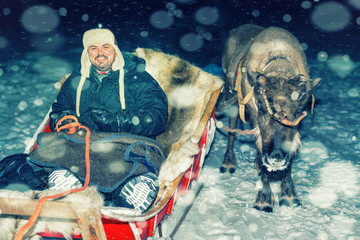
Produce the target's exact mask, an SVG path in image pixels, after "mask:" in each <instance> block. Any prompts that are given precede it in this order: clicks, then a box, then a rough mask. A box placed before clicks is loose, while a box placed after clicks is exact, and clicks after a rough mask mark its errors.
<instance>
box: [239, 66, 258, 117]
mask: <svg viewBox="0 0 360 240" xmlns="http://www.w3.org/2000/svg"><path fill="white" fill-rule="evenodd" d="M241 62H242V61H241V60H240V63H239V67H238V70H237V76H236V82H235V91H237V92H238V103H239V116H240V119H241V121H243V122H244V123H246V120H245V105H246V104H247V103H249V102H250V100H251V99H253V98H254V89H252V90H251V91H250V92H249V93H248V94H247V95H246V96H245V97H243V95H242V89H241V78H242V75H241Z"/></svg>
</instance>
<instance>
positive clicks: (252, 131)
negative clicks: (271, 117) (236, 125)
mask: <svg viewBox="0 0 360 240" xmlns="http://www.w3.org/2000/svg"><path fill="white" fill-rule="evenodd" d="M215 124H216V127H217V128H221V129H224V130H225V131H227V132H233V133H238V134H240V135H255V134H256V129H255V128H254V129H250V130H249V129H245V130H241V129H233V128H229V127H227V126H224V124H223V123H222V122H221V121H218V120H216V119H215Z"/></svg>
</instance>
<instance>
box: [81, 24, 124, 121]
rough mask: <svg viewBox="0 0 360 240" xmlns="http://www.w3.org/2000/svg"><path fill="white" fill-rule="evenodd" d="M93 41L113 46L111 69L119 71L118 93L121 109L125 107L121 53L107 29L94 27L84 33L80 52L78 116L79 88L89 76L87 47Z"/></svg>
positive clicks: (122, 58) (112, 35) (89, 64)
mask: <svg viewBox="0 0 360 240" xmlns="http://www.w3.org/2000/svg"><path fill="white" fill-rule="evenodd" d="M94 43H109V44H111V45H112V46H113V48H114V50H115V53H116V56H115V60H114V62H113V64H112V67H111V68H112V70H113V71H117V70H120V71H119V95H120V103H121V107H122V109H125V97H124V65H125V61H124V57H123V55H122V54H121V51H120V49H119V47H118V46H117V43H116V39H115V36H114V34H113V33H112V32H111V31H110V30H109V29H104V28H95V29H90V30H88V31H86V32H85V33H84V36H83V45H84V50H83V52H82V54H81V70H80V72H81V79H80V83H79V86H78V89H77V97H76V115H77V116H78V117H80V96H81V90H82V87H83V85H84V82H85V80H86V78H88V77H89V76H90V68H91V62H90V57H89V53H88V48H89V46H90V45H91V44H94Z"/></svg>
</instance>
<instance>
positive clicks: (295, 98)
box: [290, 91, 305, 102]
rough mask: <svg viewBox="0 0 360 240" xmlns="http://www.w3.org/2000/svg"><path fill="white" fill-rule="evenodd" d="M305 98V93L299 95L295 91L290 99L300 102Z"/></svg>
mask: <svg viewBox="0 0 360 240" xmlns="http://www.w3.org/2000/svg"><path fill="white" fill-rule="evenodd" d="M304 96H305V94H304V93H301V92H300V93H299V92H297V91H294V92H292V93H291V96H290V97H291V100H293V101H298V102H300V101H301V100H302V99H303V98H304Z"/></svg>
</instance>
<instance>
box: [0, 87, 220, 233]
mask: <svg viewBox="0 0 360 240" xmlns="http://www.w3.org/2000/svg"><path fill="white" fill-rule="evenodd" d="M220 92H221V89H217V90H215V91H214V92H213V93H212V94H211V96H210V99H209V101H208V104H207V106H206V108H205V110H204V113H203V115H202V117H201V119H200V121H199V123H198V126H197V128H196V130H195V132H194V135H193V137H194V140H196V141H197V142H199V141H200V139H201V137H202V135H203V133H204V131H205V128H206V126H207V124H208V121H209V119H210V117H211V115H212V114H214V112H215V105H216V102H217V99H218V97H219V94H220ZM49 112H50V111H49ZM48 115H49V113H48V114H47V116H46V119H48V117H49V116H48ZM46 123H47V121H46V120H45V119H44V121H43V122H42V124H41V125H40V127H39V129H38V130H37V132H36V133H35V135H34V137H33V140H32V144H29V145H30V146H31V147H27V148H26V150H25V152H30V151H31V149H33V148H34V147H35V146H36V143H37V142H36V139H37V134H39V133H40V132H42V131H43V130H44V129H45V127H46ZM187 173H188V172H185V173H182V174H180V175H179V176H178V177H177V178H176V179H175V180H174V181H173V182H172V183H171V184H170V185H169V186H168V187H166V189H165V191H164V192H163V194H162V196H160V197H159V198H158V200H157V201H156V202H155V203H154V204H153V206H152V207H151V208H150V209H149V210H148V211H146V212H145V213H143V214H141V215H137V216H128V215H126V214H115V215H114V216H110V217H109V216H105V219H106V218H110V219H112V218H113V219H116V220H117V221H121V222H128V223H129V224H130V227H131V228H133V227H134V226H133V225H131V224H132V223H133V222H142V221H148V220H150V219H151V220H153V219H155V222H153V228H154V229H155V228H156V226H157V225H158V224H159V222H156V217H157V214H158V213H159V212H160V211H162V210H164V207H165V206H166V205H167V204H169V203H170V201H171V206H169V207H168V208H167V210H166V211H167V214H171V211H172V207H173V204H174V202H172V201H175V200H176V197H175V196H174V194H175V195H176V192H177V187H178V185H179V184H180V182H181V181H182V180H183V178H184V177H185V174H187ZM188 184H190V182H189V183H188ZM185 192H186V189H185ZM184 194H185V193H184ZM37 203H38V201H37V200H29V199H16V198H4V197H3V198H1V197H0V211H1V215H15V216H22V217H30V216H31V215H32V214H33V213H34V211H35V208H36V206H37ZM112 209H116V208H111V207H101V208H96V209H95V208H91V207H85V206H84V205H83V204H82V203H74V202H66V201H46V202H45V203H44V206H43V208H42V210H41V213H40V216H39V217H40V218H46V219H52V220H56V221H59V222H61V220H63V221H64V220H65V221H74V222H77V224H78V226H79V228H80V230H81V238H82V239H84V240H106V239H107V237H106V233H105V230H104V226H103V222H102V217H103V218H104V216H103V215H104V213H107V212H109V211H110V212H111V210H112ZM0 217H1V216H0ZM160 221H161V220H160ZM151 233H152V234H153V230H150V236H151ZM134 237H135V239H138V238H140V237H139V236H135V234H134Z"/></svg>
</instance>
